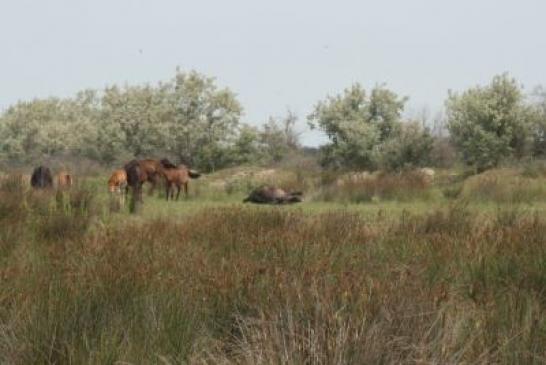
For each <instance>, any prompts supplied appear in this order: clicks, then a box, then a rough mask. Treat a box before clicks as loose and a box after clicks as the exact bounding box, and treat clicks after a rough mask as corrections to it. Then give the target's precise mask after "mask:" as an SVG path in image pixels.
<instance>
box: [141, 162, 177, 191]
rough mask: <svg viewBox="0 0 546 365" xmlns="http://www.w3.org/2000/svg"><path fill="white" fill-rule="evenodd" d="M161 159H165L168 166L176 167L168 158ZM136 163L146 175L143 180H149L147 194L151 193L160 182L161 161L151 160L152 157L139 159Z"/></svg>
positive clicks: (161, 173) (162, 167)
mask: <svg viewBox="0 0 546 365" xmlns="http://www.w3.org/2000/svg"><path fill="white" fill-rule="evenodd" d="M163 160H164V161H166V163H167V166H168V167H170V168H172V167H176V166H175V165H173V164H172V163H170V162H169V160H167V159H163ZM163 160H162V161H163ZM138 164H139V166H140V169H141V170H142V172H143V173H144V174H145V175H146V181H145V182H149V183H150V184H151V187H150V190H149V191H148V195H152V194H153V193H154V191H155V188H156V186H157V184H158V183H160V182H161V178H162V176H163V169H164V166H163V164H162V163H161V161H159V160H152V159H146V160H139V161H138Z"/></svg>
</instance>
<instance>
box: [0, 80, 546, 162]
mask: <svg viewBox="0 0 546 365" xmlns="http://www.w3.org/2000/svg"><path fill="white" fill-rule="evenodd" d="M406 102H407V98H406V97H401V96H399V95H397V94H396V93H395V92H393V91H392V90H389V89H387V88H386V87H385V86H376V87H375V88H373V89H372V90H371V91H369V92H367V91H366V90H365V89H364V88H362V86H361V85H359V84H354V85H352V86H350V87H349V88H347V89H346V90H344V91H343V92H342V93H340V94H338V95H335V96H329V97H327V98H325V99H324V100H322V101H319V102H318V103H317V104H316V105H315V106H314V108H313V112H312V113H311V114H310V115H309V116H308V117H307V119H308V122H309V124H310V126H311V127H312V128H317V129H320V130H321V131H323V132H324V133H326V135H327V136H328V139H329V143H327V144H326V145H324V146H322V147H321V148H320V154H319V156H320V157H319V158H320V162H321V164H322V165H323V166H326V167H330V168H351V169H372V170H373V169H388V170H400V169H404V168H408V167H417V166H446V165H449V164H452V163H453V162H454V161H455V160H456V159H457V160H460V161H463V162H464V163H466V164H467V165H469V166H472V167H475V168H476V169H477V170H484V169H487V168H490V167H494V166H497V165H498V164H499V163H501V162H503V161H506V160H518V159H523V158H540V157H545V156H546V91H545V90H544V89H541V88H538V89H536V90H535V92H534V93H532V94H530V95H526V94H525V93H524V92H523V89H522V87H521V86H520V85H519V84H518V83H517V81H516V80H514V79H512V78H510V77H509V76H508V75H507V74H503V75H499V76H495V77H494V78H493V80H492V81H491V82H490V84H488V85H486V86H478V87H474V88H470V89H468V90H466V91H464V92H463V93H452V92H450V93H449V95H448V98H447V100H446V103H445V110H446V114H445V119H443V120H442V123H441V124H442V125H443V128H444V129H446V130H447V131H448V132H449V135H448V137H442V136H441V135H439V134H433V133H432V132H431V130H430V128H429V125H428V124H429V123H428V124H427V122H426V121H423V120H419V121H417V120H406V119H404V118H403V112H404V107H405V104H406ZM242 110H243V108H242V106H241V104H240V103H239V101H238V100H237V98H236V95H235V94H234V93H233V92H231V91H230V90H229V89H220V88H218V87H217V85H216V84H215V82H214V79H212V78H209V77H206V76H204V75H201V74H199V73H196V72H189V73H185V72H182V71H180V70H177V72H176V74H175V76H174V78H173V79H171V80H168V81H167V82H160V83H158V84H157V85H153V86H152V85H137V86H130V85H125V86H123V87H120V86H116V85H114V86H110V87H107V88H106V89H104V90H101V91H97V90H85V91H82V92H80V93H78V94H77V95H76V96H75V97H72V98H65V99H61V98H46V99H35V100H32V101H28V102H19V103H17V104H15V105H13V106H10V107H9V108H8V109H7V110H6V111H5V112H4V113H3V114H2V115H1V116H0V135H1V136H2V138H1V139H0V159H2V160H4V161H10V162H16V163H31V162H35V161H41V160H43V159H47V158H52V157H56V156H57V157H59V156H60V157H61V158H62V157H67V158H68V157H72V158H86V159H90V160H94V161H97V162H99V163H101V164H105V165H110V164H114V163H117V162H121V161H126V160H128V159H130V158H134V157H136V158H139V157H148V156H156V157H157V156H169V157H172V158H174V159H176V160H178V161H181V162H184V163H187V164H190V165H192V166H194V167H196V168H200V169H202V170H204V171H213V170H215V169H218V168H223V167H226V166H234V165H240V164H247V163H271V162H278V161H282V160H283V159H285V158H286V157H287V156H294V154H297V153H301V152H302V147H301V145H300V143H299V134H298V132H297V128H296V121H297V117H296V115H294V114H293V113H290V112H288V113H287V115H286V116H284V117H281V118H271V119H270V120H269V121H268V122H267V123H266V124H264V125H263V126H261V127H254V126H251V125H249V124H246V123H243V122H242V121H241V115H242ZM441 128H442V126H441V127H440V129H441Z"/></svg>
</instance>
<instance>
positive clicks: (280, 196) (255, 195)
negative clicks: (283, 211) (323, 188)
mask: <svg viewBox="0 0 546 365" xmlns="http://www.w3.org/2000/svg"><path fill="white" fill-rule="evenodd" d="M302 196H303V193H302V192H301V191H295V192H287V191H285V190H283V189H280V188H277V187H273V186H268V185H266V186H262V187H259V188H256V189H254V190H253V191H252V192H251V193H250V194H249V196H248V197H247V198H245V199H244V200H243V203H248V202H250V203H256V204H292V203H299V202H302V201H303V197H302Z"/></svg>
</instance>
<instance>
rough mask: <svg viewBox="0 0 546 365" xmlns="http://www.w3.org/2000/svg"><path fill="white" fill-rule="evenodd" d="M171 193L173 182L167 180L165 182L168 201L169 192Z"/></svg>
mask: <svg viewBox="0 0 546 365" xmlns="http://www.w3.org/2000/svg"><path fill="white" fill-rule="evenodd" d="M170 193H171V184H169V182H168V181H167V182H166V183H165V196H166V197H167V201H169V194H170Z"/></svg>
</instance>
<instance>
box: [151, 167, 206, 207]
mask: <svg viewBox="0 0 546 365" xmlns="http://www.w3.org/2000/svg"><path fill="white" fill-rule="evenodd" d="M160 162H161V165H162V166H163V177H164V178H165V189H166V195H167V200H169V197H170V198H171V199H172V200H174V188H175V187H176V188H177V192H176V200H178V198H179V196H180V189H181V187H184V196H185V197H186V198H187V197H188V182H189V181H190V179H197V178H199V176H201V174H200V173H198V172H197V171H194V170H190V169H189V168H188V167H187V166H186V165H182V164H181V165H178V166H175V165H173V164H172V163H171V162H170V161H169V160H167V159H163V160H161V161H160Z"/></svg>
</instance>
